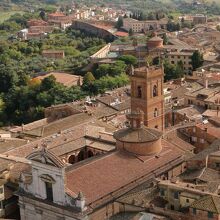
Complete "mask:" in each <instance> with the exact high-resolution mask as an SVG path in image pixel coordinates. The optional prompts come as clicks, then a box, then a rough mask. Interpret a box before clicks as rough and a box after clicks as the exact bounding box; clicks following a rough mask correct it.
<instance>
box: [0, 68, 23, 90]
mask: <svg viewBox="0 0 220 220" xmlns="http://www.w3.org/2000/svg"><path fill="white" fill-rule="evenodd" d="M18 81H19V77H18V75H17V73H16V72H15V70H14V68H12V66H10V65H8V66H6V65H3V64H2V65H0V93H1V92H4V93H6V92H8V91H9V89H10V88H11V87H13V86H16V84H17V83H18Z"/></svg>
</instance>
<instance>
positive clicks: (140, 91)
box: [137, 86, 142, 98]
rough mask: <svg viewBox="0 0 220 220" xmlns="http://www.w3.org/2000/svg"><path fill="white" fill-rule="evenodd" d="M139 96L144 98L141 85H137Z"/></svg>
mask: <svg viewBox="0 0 220 220" xmlns="http://www.w3.org/2000/svg"><path fill="white" fill-rule="evenodd" d="M137 97H138V98H142V88H141V86H138V87H137Z"/></svg>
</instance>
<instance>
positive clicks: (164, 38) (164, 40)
mask: <svg viewBox="0 0 220 220" xmlns="http://www.w3.org/2000/svg"><path fill="white" fill-rule="evenodd" d="M162 38H163V44H164V45H167V44H168V42H169V39H168V37H167V34H166V33H164V34H163V37H162Z"/></svg>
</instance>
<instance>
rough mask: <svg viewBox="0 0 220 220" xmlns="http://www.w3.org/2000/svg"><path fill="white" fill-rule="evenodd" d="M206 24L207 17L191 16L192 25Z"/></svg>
mask: <svg viewBox="0 0 220 220" xmlns="http://www.w3.org/2000/svg"><path fill="white" fill-rule="evenodd" d="M206 23H207V16H206V15H203V14H196V15H193V24H194V25H197V24H206Z"/></svg>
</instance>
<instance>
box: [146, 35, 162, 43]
mask: <svg viewBox="0 0 220 220" xmlns="http://www.w3.org/2000/svg"><path fill="white" fill-rule="evenodd" d="M148 41H150V42H152V41H163V39H162V38H161V37H158V36H155V37H152V38H150V39H149V40H148Z"/></svg>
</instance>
